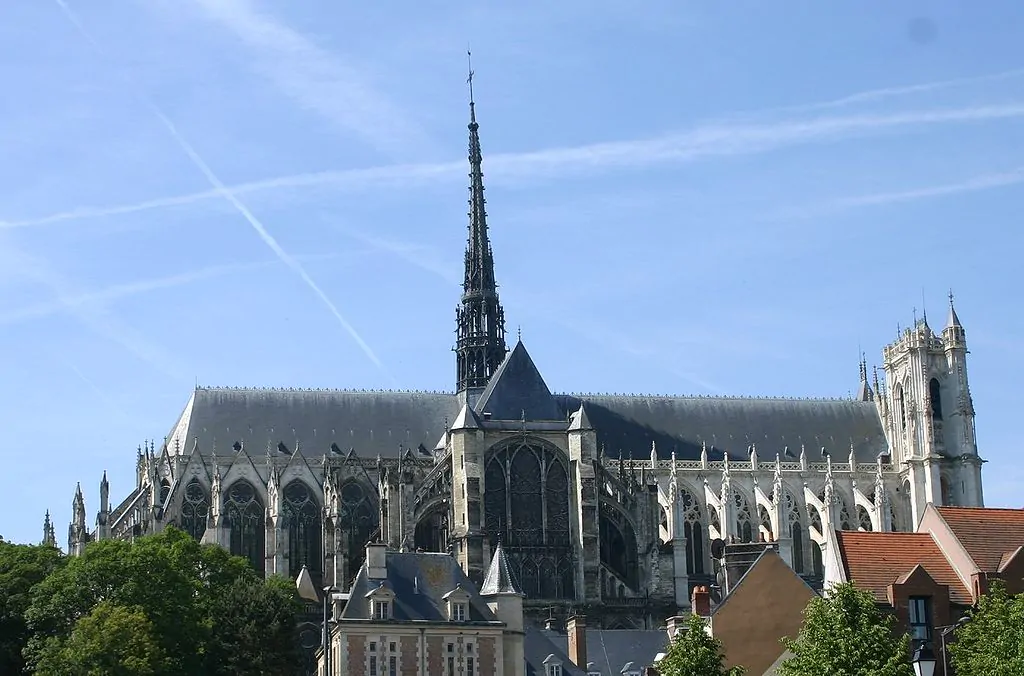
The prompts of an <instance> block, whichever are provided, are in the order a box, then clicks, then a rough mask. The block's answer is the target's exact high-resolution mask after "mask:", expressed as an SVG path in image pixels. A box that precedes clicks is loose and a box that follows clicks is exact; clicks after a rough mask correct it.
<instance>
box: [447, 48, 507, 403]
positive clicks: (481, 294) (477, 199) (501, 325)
mask: <svg viewBox="0 0 1024 676" xmlns="http://www.w3.org/2000/svg"><path fill="white" fill-rule="evenodd" d="M479 129H480V125H478V124H477V121H476V103H475V102H474V100H473V70H472V66H471V67H470V71H469V237H468V240H467V242H466V277H465V280H464V281H463V284H462V303H461V305H460V306H459V307H458V308H457V309H456V310H455V316H456V324H457V329H456V335H457V339H456V346H455V352H456V362H457V363H456V371H457V379H458V383H457V390H458V391H459V392H464V391H466V390H469V389H474V388H483V387H485V386H486V385H487V381H488V380H489V379H490V377H491V374H493V373H494V371H495V370H496V369H497V368H498V366H499V365H500V364H501V362H502V360H503V359H504V358H505V354H506V352H507V351H508V348H507V347H506V345H505V312H504V310H502V308H501V303H500V302H499V300H498V286H497V283H496V282H495V280H494V256H493V254H492V252H491V242H490V238H489V237H488V235H487V211H486V208H485V200H484V173H483V154H482V153H481V150H480V133H479Z"/></svg>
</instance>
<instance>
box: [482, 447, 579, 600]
mask: <svg viewBox="0 0 1024 676" xmlns="http://www.w3.org/2000/svg"><path fill="white" fill-rule="evenodd" d="M569 525H570V521H569V474H568V472H567V470H566V465H565V461H564V460H563V458H562V457H561V455H560V454H559V453H557V452H556V451H555V450H554V449H552V448H549V447H547V446H543V445H541V444H539V443H536V442H532V443H531V441H530V440H528V439H517V440H515V441H513V442H511V443H509V444H507V445H505V446H503V447H500V448H498V449H497V450H496V451H494V452H493V453H492V454H491V455H490V457H489V458H488V460H487V464H486V469H485V470H484V529H485V530H486V532H487V533H488V534H489V535H490V536H491V538H492V539H493V540H492V542H493V541H497V539H498V538H499V537H500V538H501V543H502V547H503V548H504V549H505V552H506V554H507V555H508V557H509V562H510V564H512V566H513V567H514V568H515V569H516V570H514V571H513V572H514V573H517V577H518V579H519V581H520V584H521V585H522V586H523V591H524V593H525V594H526V595H527V597H528V598H565V599H571V598H575V595H576V592H575V574H574V572H573V570H574V569H573V556H572V542H571V540H570V535H569V533H570V531H569Z"/></svg>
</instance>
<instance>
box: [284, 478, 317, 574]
mask: <svg viewBox="0 0 1024 676" xmlns="http://www.w3.org/2000/svg"><path fill="white" fill-rule="evenodd" d="M320 513H321V512H320V505H319V504H318V503H317V502H316V499H315V498H314V497H313V492H312V491H311V490H310V489H309V486H307V485H306V484H305V483H303V482H302V481H299V480H298V479H296V480H294V481H292V482H291V483H289V484H288V485H287V486H285V488H284V519H285V525H286V527H287V528H288V570H289V577H291V578H292V579H294V578H295V577H296V576H297V575H298V574H299V572H300V571H301V570H302V567H303V566H306V568H307V569H308V570H309V572H310V573H311V574H312V575H313V576H314V577H318V576H319V575H320V574H322V573H323V556H322V554H321V552H322V548H321V543H322V540H323V527H322V526H323V523H322V521H321V518H320Z"/></svg>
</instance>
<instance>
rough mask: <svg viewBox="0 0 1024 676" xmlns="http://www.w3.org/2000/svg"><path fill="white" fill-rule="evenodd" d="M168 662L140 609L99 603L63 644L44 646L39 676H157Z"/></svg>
mask: <svg viewBox="0 0 1024 676" xmlns="http://www.w3.org/2000/svg"><path fill="white" fill-rule="evenodd" d="M169 663H170V661H169V660H168V659H167V656H166V653H165V652H164V649H163V648H162V647H161V645H160V641H158V640H157V638H156V636H155V631H154V627H153V623H152V622H151V621H150V619H149V618H148V617H147V616H146V613H145V611H144V610H143V609H142V608H126V607H124V606H115V605H113V604H112V603H109V602H107V601H101V602H100V603H99V605H97V606H96V607H95V608H93V609H92V612H90V613H89V614H88V615H86V616H85V617H82V618H80V619H79V620H78V621H77V622H75V627H74V629H72V630H71V635H70V636H68V638H67V639H66V640H63V641H61V640H50V641H47V642H46V643H45V646H44V648H43V651H42V654H41V655H40V656H39V660H38V662H37V664H36V671H35V673H36V674H37V675H38V676H157V674H162V673H165V672H166V669H167V667H168V665H169Z"/></svg>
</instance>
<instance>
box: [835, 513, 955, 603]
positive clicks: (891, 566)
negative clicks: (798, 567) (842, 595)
mask: <svg viewBox="0 0 1024 676" xmlns="http://www.w3.org/2000/svg"><path fill="white" fill-rule="evenodd" d="M836 539H837V541H838V542H839V553H840V556H841V557H842V561H843V567H844V568H845V569H846V574H847V578H848V579H849V580H850V581H851V582H853V583H854V584H855V585H856V586H857V587H860V588H861V589H864V590H866V591H869V592H871V593H872V595H874V597H875V600H876V601H877V602H879V603H888V601H889V597H888V588H889V585H890V584H892V583H893V582H895V581H897V580H898V579H900V578H901V577H903V576H905V575H907V574H908V573H909V572H910V571H911V570H913V569H914V566H917V565H920V566H922V567H923V568H924V569H925V570H927V571H928V574H929V575H931V576H932V579H934V580H935V581H936V582H938V583H939V584H944V585H947V586H948V587H949V598H950V600H951V601H953V602H954V603H962V604H965V605H969V604H970V603H971V601H972V599H971V594H970V592H969V590H968V589H967V587H965V586H964V584H963V582H961V581H960V578H959V577H957V574H956V572H955V571H954V570H953V566H951V565H950V563H949V561H948V560H947V559H946V557H945V555H944V554H943V553H942V551H941V550H940V549H939V546H938V545H937V544H936V543H935V540H934V539H932V536H931V535H929V534H928V533H871V532H861V531H838V532H836Z"/></svg>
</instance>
